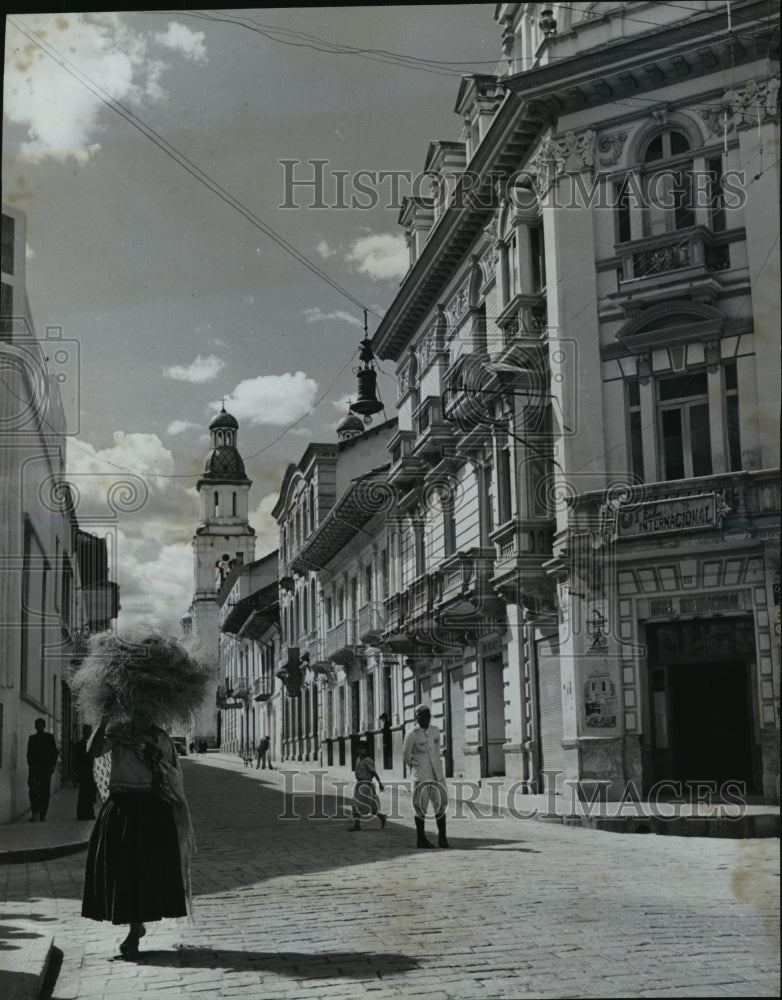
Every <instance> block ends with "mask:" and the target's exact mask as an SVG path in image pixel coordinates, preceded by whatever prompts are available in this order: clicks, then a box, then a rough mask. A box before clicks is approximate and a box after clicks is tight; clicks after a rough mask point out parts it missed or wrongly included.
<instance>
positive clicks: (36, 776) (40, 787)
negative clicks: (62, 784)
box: [27, 719, 59, 823]
mask: <svg viewBox="0 0 782 1000" xmlns="http://www.w3.org/2000/svg"><path fill="white" fill-rule="evenodd" d="M58 756H59V751H58V749H57V744H56V743H55V741H54V737H53V736H52V734H51V733H47V732H46V720H45V719H36V720H35V732H34V733H33V734H32V736H30V737H29V738H28V740H27V790H28V792H29V795H30V812H31V815H30V822H31V823H33V822H34V821H35V820H39V821H40V822H41V823H42V822H43V821H44V820H45V819H46V813H47V811H48V809H49V797H50V795H51V786H52V775H53V774H54V768H55V767H56V765H57V758H58Z"/></svg>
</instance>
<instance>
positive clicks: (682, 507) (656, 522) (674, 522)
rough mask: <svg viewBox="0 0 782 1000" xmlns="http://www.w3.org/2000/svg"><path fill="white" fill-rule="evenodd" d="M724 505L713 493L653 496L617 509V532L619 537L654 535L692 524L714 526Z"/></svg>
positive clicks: (720, 516)
mask: <svg viewBox="0 0 782 1000" xmlns="http://www.w3.org/2000/svg"><path fill="white" fill-rule="evenodd" d="M724 513H725V508H724V505H723V504H722V503H720V504H719V505H718V504H717V494H716V493H701V494H699V495H698V496H694V497H675V498H673V499H671V500H655V501H654V502H653V503H639V504H635V505H633V506H632V507H625V508H622V507H620V508H619V510H618V511H617V534H618V535H619V537H620V538H626V537H628V536H635V537H637V536H639V535H656V534H659V533H661V532H664V531H687V530H691V529H693V528H718V527H720V526H721V522H722V516H723V514H724Z"/></svg>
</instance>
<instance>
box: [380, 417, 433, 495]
mask: <svg viewBox="0 0 782 1000" xmlns="http://www.w3.org/2000/svg"><path fill="white" fill-rule="evenodd" d="M414 443H415V431H397V433H396V434H395V435H394V436H393V437H392V438H391V441H390V443H389V446H388V450H389V453H390V456H391V468H390V469H389V470H388V481H389V483H391V485H392V486H395V487H397V488H400V489H404V487H405V486H407V485H409V484H411V483H415V482H419V481H420V480H421V479H422V478H423V477H424V475H425V474H426V471H427V469H428V466H427V464H426V462H424V461H423V460H422V459H421V458H420V457H418V456H416V455H414V454H413V445H414Z"/></svg>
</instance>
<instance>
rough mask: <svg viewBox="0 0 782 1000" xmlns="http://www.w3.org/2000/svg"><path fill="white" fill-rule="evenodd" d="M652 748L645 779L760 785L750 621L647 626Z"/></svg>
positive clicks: (752, 787)
mask: <svg viewBox="0 0 782 1000" xmlns="http://www.w3.org/2000/svg"><path fill="white" fill-rule="evenodd" d="M647 643H648V649H649V659H648V666H649V673H648V692H649V708H650V724H651V725H650V728H651V747H650V748H649V749H650V753H649V754H648V755H647V767H646V769H645V770H646V778H647V784H652V783H654V782H658V781H663V780H668V781H674V782H681V783H684V782H696V781H711V782H716V784H717V791H718V792H719V789H720V788H721V787H722V786H723V785H724V784H725V782H728V781H732V782H739V783H742V784H743V785H744V786H745V787H746V790H747V792H749V793H751V792H755V791H756V790H757V787H758V767H757V761H756V757H757V753H756V748H755V745H754V743H755V741H754V731H755V727H754V721H753V713H752V694H751V691H752V688H751V666H752V664H753V663H754V633H753V628H752V621H751V620H750V619H714V620H699V619H693V620H691V621H679V622H663V623H659V624H656V625H649V626H647Z"/></svg>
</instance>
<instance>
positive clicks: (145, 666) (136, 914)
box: [74, 633, 209, 958]
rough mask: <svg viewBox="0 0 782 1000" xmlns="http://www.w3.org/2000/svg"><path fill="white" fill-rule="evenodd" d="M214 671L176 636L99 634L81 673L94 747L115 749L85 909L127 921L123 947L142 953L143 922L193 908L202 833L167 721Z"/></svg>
mask: <svg viewBox="0 0 782 1000" xmlns="http://www.w3.org/2000/svg"><path fill="white" fill-rule="evenodd" d="M208 680H209V678H208V673H207V672H206V671H205V670H204V668H203V667H202V666H201V665H200V664H199V663H198V662H197V661H196V660H195V659H194V658H193V657H192V656H191V655H190V654H189V653H188V652H187V651H186V650H185V649H184V648H183V647H182V646H181V645H180V644H179V643H178V642H177V641H176V640H175V639H172V638H170V637H168V636H164V635H160V634H157V633H151V634H150V633H148V634H145V635H144V636H142V637H140V638H138V639H136V640H135V641H133V642H131V641H123V640H121V639H118V638H117V637H116V636H113V635H107V636H98V637H97V638H96V639H95V640H93V643H92V646H91V650H90V656H89V657H88V658H87V659H86V660H85V662H84V664H83V666H82V667H81V668H80V669H79V671H78V673H77V674H76V677H75V678H74V689H75V691H76V693H77V696H78V698H79V703H80V705H81V708H82V712H83V714H84V715H86V716H87V717H88V718H89V717H92V718H94V719H95V720H96V721H97V720H99V721H98V725H97V728H96V729H95V732H94V733H93V735H92V737H91V739H90V742H89V744H88V747H87V752H88V754H89V755H90V756H91V757H93V758H97V757H101V756H102V755H103V754H108V753H110V754H111V771H110V777H109V782H108V798H106V800H105V802H104V803H103V806H102V808H101V810H100V812H99V814H98V817H97V819H96V820H95V826H94V827H93V830H92V836H91V838H90V843H89V847H88V850H87V865H86V870H85V876H84V892H83V896H82V916H84V917H88V918H90V919H91V920H110V921H111V922H112V923H113V924H129V925H130V928H129V931H128V935H127V937H126V938H125V940H124V941H123V942H122V943H121V944H120V946H119V950H120V953H121V954H122V956H123V957H124V958H136V957H137V956H138V945H139V941H140V939H141V938H142V937H143V936H144V935H145V934H146V928H145V926H144V924H145V922H149V921H155V920H160V919H162V918H163V917H184V916H186V915H187V914H188V913H189V912H190V909H191V902H192V901H191V895H190V855H191V854H192V853H193V852H194V851H195V839H194V836H193V828H192V825H191V823H190V812H189V810H188V807H187V800H186V799H185V793H184V788H183V785H182V772H181V770H180V766H179V760H178V754H177V752H176V749H175V747H174V744H173V743H172V741H171V739H170V737H169V736H168V734H167V733H166V731H165V729H164V728H163V726H165V725H169V726H170V725H171V724H172V723H173V722H185V721H187V719H188V717H189V716H190V715H191V713H192V712H193V711H195V710H196V709H197V708H198V707H199V706H200V705H201V703H202V702H203V699H204V696H205V694H206V691H207V685H208Z"/></svg>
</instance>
